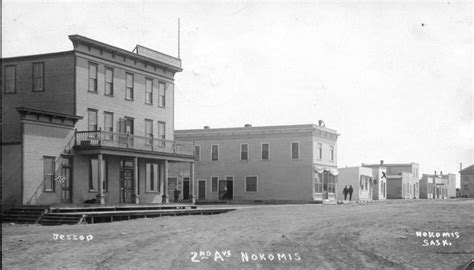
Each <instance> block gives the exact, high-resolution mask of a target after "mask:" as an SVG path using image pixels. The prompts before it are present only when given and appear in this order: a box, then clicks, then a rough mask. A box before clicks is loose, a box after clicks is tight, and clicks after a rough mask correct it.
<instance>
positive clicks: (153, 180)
mask: <svg viewBox="0 0 474 270" xmlns="http://www.w3.org/2000/svg"><path fill="white" fill-rule="evenodd" d="M145 175H146V192H160V186H161V183H160V177H159V176H160V175H159V173H158V164H156V163H146V166H145Z"/></svg>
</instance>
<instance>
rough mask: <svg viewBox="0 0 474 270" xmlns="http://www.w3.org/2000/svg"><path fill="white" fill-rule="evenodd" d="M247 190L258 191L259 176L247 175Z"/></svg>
mask: <svg viewBox="0 0 474 270" xmlns="http://www.w3.org/2000/svg"><path fill="white" fill-rule="evenodd" d="M245 192H257V177H256V176H246V177H245Z"/></svg>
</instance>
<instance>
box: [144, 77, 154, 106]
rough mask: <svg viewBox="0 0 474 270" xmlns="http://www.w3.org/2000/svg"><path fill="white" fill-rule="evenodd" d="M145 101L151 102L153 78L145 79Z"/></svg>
mask: <svg viewBox="0 0 474 270" xmlns="http://www.w3.org/2000/svg"><path fill="white" fill-rule="evenodd" d="M145 103H146V104H153V80H152V79H148V78H147V79H146V80H145Z"/></svg>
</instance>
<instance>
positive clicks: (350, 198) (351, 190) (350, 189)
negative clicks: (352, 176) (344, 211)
mask: <svg viewBox="0 0 474 270" xmlns="http://www.w3.org/2000/svg"><path fill="white" fill-rule="evenodd" d="M352 192H354V189H353V188H352V185H350V187H349V201H352Z"/></svg>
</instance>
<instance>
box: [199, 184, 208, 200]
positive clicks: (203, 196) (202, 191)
mask: <svg viewBox="0 0 474 270" xmlns="http://www.w3.org/2000/svg"><path fill="white" fill-rule="evenodd" d="M198 183H199V184H198V200H205V199H206V181H201V180H200V181H198Z"/></svg>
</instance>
